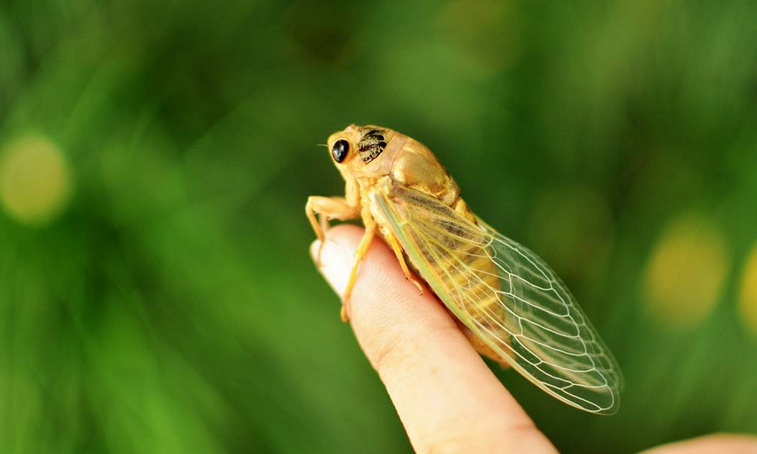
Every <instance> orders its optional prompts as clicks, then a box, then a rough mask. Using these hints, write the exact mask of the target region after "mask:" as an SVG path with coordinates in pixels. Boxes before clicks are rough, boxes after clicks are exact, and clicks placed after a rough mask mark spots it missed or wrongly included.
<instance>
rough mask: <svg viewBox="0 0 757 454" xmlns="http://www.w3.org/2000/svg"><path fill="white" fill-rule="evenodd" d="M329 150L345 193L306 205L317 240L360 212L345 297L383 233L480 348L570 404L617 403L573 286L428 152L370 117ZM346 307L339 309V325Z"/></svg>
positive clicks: (611, 366)
mask: <svg viewBox="0 0 757 454" xmlns="http://www.w3.org/2000/svg"><path fill="white" fill-rule="evenodd" d="M328 148H329V150H330V152H331V157H332V159H333V161H334V163H335V165H336V167H337V169H339V171H340V172H341V174H342V176H343V177H344V179H345V181H346V194H345V197H343V198H342V197H316V196H313V197H310V198H308V202H307V205H306V208H305V211H306V212H307V215H308V219H309V220H310V222H311V224H312V225H313V229H314V230H315V232H316V234H317V235H318V237H319V239H320V240H321V241H323V240H324V230H325V229H326V228H327V227H328V221H329V220H331V219H339V220H346V219H356V218H362V220H363V223H364V225H365V228H366V231H365V236H364V237H363V239H362V241H361V242H360V245H359V246H358V251H357V253H356V261H355V265H354V267H353V269H352V274H351V276H350V280H349V283H348V285H347V290H346V291H345V295H344V300H345V301H348V300H349V295H350V292H351V290H352V287H353V284H354V282H355V277H356V272H357V269H358V265H359V263H360V260H361V259H362V258H363V256H364V255H365V253H366V251H367V250H368V246H369V245H370V243H371V241H372V240H373V239H374V237H375V234H376V233H377V232H378V234H379V235H381V237H382V238H383V239H384V240H385V241H386V243H387V244H388V245H389V246H390V247H391V248H392V249H393V250H394V253H395V254H396V255H397V259H398V260H399V263H400V265H401V266H402V270H403V271H404V272H405V275H406V276H407V278H408V279H410V280H411V281H412V282H413V283H415V284H416V286H417V287H418V288H419V289H420V290H421V291H422V288H423V287H422V286H421V285H420V284H419V282H418V281H417V280H416V278H415V276H414V274H413V271H414V272H415V274H417V275H418V276H420V277H421V278H422V279H423V280H424V281H425V282H426V283H427V284H428V286H429V287H430V288H431V289H432V290H433V291H434V292H435V293H436V295H437V296H438V297H439V299H440V300H441V301H442V302H443V303H444V305H445V306H446V307H447V308H448V309H449V311H450V312H452V313H453V314H454V315H455V316H456V317H457V318H458V319H459V320H460V322H462V325H464V326H465V328H466V330H467V332H466V334H467V335H468V338H469V339H470V340H471V343H472V344H473V346H474V347H475V348H476V350H477V351H478V352H479V353H481V354H484V355H486V356H488V357H490V358H492V359H494V360H495V361H497V362H500V363H501V364H503V365H507V366H511V367H513V368H514V369H515V370H517V371H518V372H519V373H521V374H522V375H523V376H525V377H526V378H527V379H529V380H530V381H531V382H533V383H534V384H535V385H536V386H538V387H539V388H541V389H543V390H544V391H546V392H547V393H549V394H550V395H552V396H554V397H556V398H557V399H559V400H561V401H563V402H565V403H567V404H569V405H572V406H574V407H576V408H579V409H581V410H585V411H588V412H592V413H599V414H612V413H614V412H616V411H617V409H618V405H619V392H620V388H621V387H622V377H621V373H620V369H619V367H618V365H617V363H616V362H615V360H614V359H613V357H612V355H611V353H610V352H609V350H608V348H607V347H606V346H605V344H604V342H603V341H602V340H601V339H600V337H599V335H598V334H597V332H596V330H595V329H594V328H593V327H592V326H591V324H590V323H589V320H588V319H587V318H586V315H585V314H584V313H583V312H582V310H581V309H580V308H579V307H578V305H577V303H576V301H575V299H574V298H573V296H572V295H571V294H570V292H569V291H568V289H567V288H566V287H565V285H564V284H563V283H562V281H561V280H560V278H558V277H557V276H556V275H555V273H554V271H552V269H550V267H549V266H547V264H546V263H544V261H542V260H541V259H540V258H539V257H537V256H536V254H534V253H533V252H531V251H530V250H528V249H527V248H525V247H523V246H521V245H520V244H518V243H516V242H515V241H513V240H511V239H509V238H507V237H505V236H503V235H501V234H499V233H497V232H496V231H495V230H494V229H492V228H491V227H490V226H489V225H487V224H486V223H484V222H483V221H482V220H481V219H479V218H478V217H477V216H476V215H475V214H473V212H472V211H471V210H470V209H469V208H468V205H467V204H466V203H465V201H463V199H462V198H461V197H460V190H459V188H458V186H457V184H456V183H455V182H454V180H453V179H452V178H451V177H450V176H449V174H448V173H447V171H446V170H445V169H444V167H443V166H442V165H441V164H440V163H439V161H438V160H437V159H436V157H435V156H434V155H433V154H432V153H431V151H430V150H429V149H428V148H426V147H425V146H424V145H423V144H421V143H420V142H418V141H416V140H413V139H412V138H410V137H408V136H406V135H403V134H400V133H398V132H396V131H393V130H391V129H387V128H383V127H380V126H373V125H368V126H356V125H350V126H348V127H347V128H346V129H344V130H343V131H340V132H337V133H334V134H332V135H331V136H330V137H329V139H328ZM316 215H319V216H320V223H319V222H318V220H317V219H316ZM322 244H323V243H322ZM411 270H412V271H411ZM347 313H348V312H347V311H346V307H345V306H343V307H342V318H343V319H344V320H345V321H346V319H347Z"/></svg>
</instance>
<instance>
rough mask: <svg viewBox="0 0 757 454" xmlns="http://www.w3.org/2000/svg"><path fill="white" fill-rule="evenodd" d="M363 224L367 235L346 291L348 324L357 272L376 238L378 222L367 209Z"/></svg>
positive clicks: (344, 317)
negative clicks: (349, 305) (349, 306)
mask: <svg viewBox="0 0 757 454" xmlns="http://www.w3.org/2000/svg"><path fill="white" fill-rule="evenodd" d="M363 224H365V234H363V238H361V239H360V244H358V246H357V250H356V251H355V263H354V264H353V265H352V271H351V272H350V278H349V280H348V281H347V288H346V289H345V290H344V297H343V303H342V311H341V316H342V321H343V322H347V321H349V319H350V317H349V308H348V307H347V305H348V304H349V302H350V296H352V289H353V288H354V287H355V282H356V280H357V270H358V268H360V262H362V261H363V258H365V254H367V253H368V248H369V247H371V243H372V242H373V238H375V237H376V221H375V220H374V219H373V216H371V214H370V212H369V211H368V210H367V209H363Z"/></svg>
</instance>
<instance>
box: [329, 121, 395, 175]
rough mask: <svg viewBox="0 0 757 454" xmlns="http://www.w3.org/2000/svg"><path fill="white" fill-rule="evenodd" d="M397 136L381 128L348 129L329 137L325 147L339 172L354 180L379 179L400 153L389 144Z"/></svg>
mask: <svg viewBox="0 0 757 454" xmlns="http://www.w3.org/2000/svg"><path fill="white" fill-rule="evenodd" d="M399 136H402V135H401V134H398V133H396V132H395V131H392V130H391V129H388V128H384V127H381V126H375V125H366V126H357V125H349V126H347V127H346V128H345V129H344V130H342V131H339V132H335V133H334V134H331V136H329V140H328V147H329V152H330V153H331V159H332V160H333V161H334V164H335V165H336V166H337V168H338V169H339V170H340V171H341V172H346V173H348V174H351V175H352V176H354V177H357V178H359V177H366V176H369V177H380V176H383V175H386V174H388V173H389V171H390V170H391V163H392V161H393V160H394V157H395V156H396V154H397V153H398V152H399V151H400V149H401V146H399V147H398V146H396V145H399V144H398V143H396V144H393V143H392V142H393V139H395V138H399ZM402 137H404V136H402ZM392 145H395V146H392Z"/></svg>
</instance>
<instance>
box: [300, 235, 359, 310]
mask: <svg viewBox="0 0 757 454" xmlns="http://www.w3.org/2000/svg"><path fill="white" fill-rule="evenodd" d="M320 245H321V243H320V241H316V242H314V243H313V244H312V246H311V247H310V255H311V256H312V257H313V260H315V258H316V256H317V255H318V248H319V247H320ZM351 263H352V254H351V253H350V251H347V250H345V249H344V248H342V247H341V245H340V244H338V243H335V242H333V241H330V240H328V239H326V242H325V243H324V244H323V250H322V251H321V267H320V268H319V271H320V272H321V274H322V275H323V277H325V278H326V282H328V283H329V285H330V286H331V288H332V289H334V291H335V292H336V294H337V295H339V297H340V298H341V297H342V295H344V290H345V289H346V288H347V280H348V279H349V277H350V267H351V266H352V265H351Z"/></svg>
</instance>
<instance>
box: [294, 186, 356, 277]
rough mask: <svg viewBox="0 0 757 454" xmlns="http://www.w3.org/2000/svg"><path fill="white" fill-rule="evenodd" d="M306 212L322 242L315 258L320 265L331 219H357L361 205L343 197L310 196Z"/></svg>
mask: <svg viewBox="0 0 757 454" xmlns="http://www.w3.org/2000/svg"><path fill="white" fill-rule="evenodd" d="M305 214H306V215H307V217H308V220H309V221H310V225H311V226H312V227H313V231H314V232H315V234H316V236H317V237H318V240H319V241H320V242H321V244H320V245H319V247H318V254H317V255H316V258H315V261H316V265H318V266H319V267H320V266H321V251H322V250H323V243H324V242H325V240H326V231H327V230H328V227H329V220H330V219H339V220H340V221H345V220H347V219H355V218H357V217H359V216H360V207H359V206H352V205H350V204H349V203H347V201H346V200H345V199H344V198H342V197H319V196H310V197H308V202H307V203H306V204H305ZM316 215H318V217H320V222H319V220H318V219H317V218H316Z"/></svg>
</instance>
